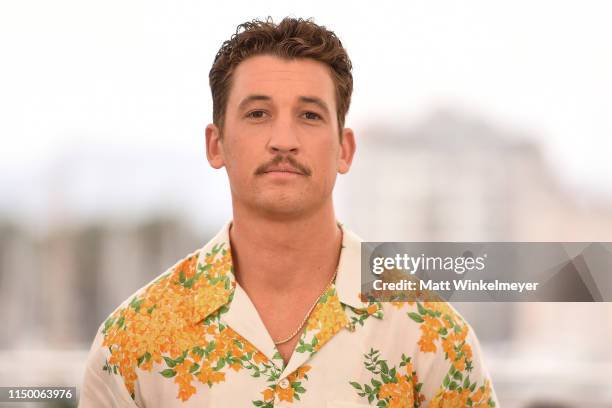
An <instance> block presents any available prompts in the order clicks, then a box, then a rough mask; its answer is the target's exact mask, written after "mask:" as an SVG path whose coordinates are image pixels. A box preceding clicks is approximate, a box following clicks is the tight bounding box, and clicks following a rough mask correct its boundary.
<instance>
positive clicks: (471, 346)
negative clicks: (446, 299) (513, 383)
mask: <svg viewBox="0 0 612 408" xmlns="http://www.w3.org/2000/svg"><path fill="white" fill-rule="evenodd" d="M441 311H442V313H441V314H440V316H439V318H437V319H436V318H434V317H433V316H432V317H431V318H429V317H428V316H425V317H424V318H423V319H422V320H423V322H422V325H426V326H425V327H423V328H422V329H421V333H422V337H421V339H420V340H419V346H420V357H421V359H422V360H421V362H422V364H421V367H420V368H421V369H420V370H417V372H419V377H420V378H419V379H418V381H419V382H422V384H423V385H422V399H423V400H424V401H423V402H426V405H420V406H428V407H432V408H436V407H448V406H453V407H454V406H457V407H459V406H461V407H464V406H469V407H473V408H493V407H498V406H499V403H498V400H497V396H496V394H495V391H494V389H493V384H492V381H491V377H490V375H489V373H488V370H487V368H486V366H485V362H484V358H483V355H482V350H481V347H480V342H479V341H478V338H477V336H476V333H475V332H474V330H473V328H472V327H471V326H470V325H469V324H468V323H467V322H466V321H465V320H464V319H463V317H462V316H461V315H460V314H459V313H458V312H457V311H456V310H455V309H454V308H453V307H452V306H450V305H449V304H446V305H445V307H444V308H441ZM434 313H435V312H434ZM421 376H422V377H421Z"/></svg>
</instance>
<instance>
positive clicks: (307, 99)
mask: <svg viewBox="0 0 612 408" xmlns="http://www.w3.org/2000/svg"><path fill="white" fill-rule="evenodd" d="M298 99H299V101H300V102H302V103H312V104H315V105H317V106H318V107H319V108H321V109H323V110H324V111H325V112H328V113H329V107H328V106H327V104H326V103H325V102H324V101H323V100H322V99H321V98H317V97H316V96H300V97H299V98H298ZM271 100H272V98H271V97H269V96H268V95H249V96H247V97H246V98H244V99H243V100H242V101H241V102H240V103H239V104H238V110H242V109H244V107H245V106H246V105H248V104H249V103H251V102H253V101H266V102H269V101H271Z"/></svg>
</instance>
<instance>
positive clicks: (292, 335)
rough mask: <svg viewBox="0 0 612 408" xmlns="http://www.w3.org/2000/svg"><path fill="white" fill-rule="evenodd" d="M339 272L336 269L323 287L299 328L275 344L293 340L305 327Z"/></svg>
mask: <svg viewBox="0 0 612 408" xmlns="http://www.w3.org/2000/svg"><path fill="white" fill-rule="evenodd" d="M337 274H338V269H336V271H335V272H334V275H333V276H332V278H331V279H330V281H329V283H328V284H327V286H325V289H323V292H321V294H320V295H319V297H317V300H315V302H314V303H313V304H312V306H310V309H308V313H306V316H304V319H302V323H300V325H299V326H298V328H297V329H295V331H294V332H293V333H291V334H290V335H289V337H287V338H284V339H282V340H279V341H275V342H274V344H275V345H277V346H278V345H279V344H283V343H286V342H288V341H289V340H291V339H292V338H294V337H295V336H296V335H297V334H298V333H299V332H300V330H302V328H303V327H304V325H305V324H306V321H307V320H308V317H309V316H310V314H311V313H312V311H313V309H314V308H315V306H316V305H317V304H318V303H319V300H321V297H322V296H323V294H324V293H325V292H327V288H329V286H331V284H332V283H333V281H334V280H335V279H336V275H337Z"/></svg>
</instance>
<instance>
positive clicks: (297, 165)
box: [255, 155, 312, 176]
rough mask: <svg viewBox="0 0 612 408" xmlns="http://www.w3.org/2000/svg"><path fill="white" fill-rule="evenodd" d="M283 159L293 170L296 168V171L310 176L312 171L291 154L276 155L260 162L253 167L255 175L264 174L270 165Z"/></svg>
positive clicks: (274, 164)
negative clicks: (265, 161)
mask: <svg viewBox="0 0 612 408" xmlns="http://www.w3.org/2000/svg"><path fill="white" fill-rule="evenodd" d="M283 161H286V162H287V163H289V164H290V165H291V166H292V167H293V168H294V169H295V170H297V171H298V172H300V173H302V174H303V175H305V176H310V175H311V174H312V171H311V170H310V169H309V168H308V167H307V166H306V165H304V164H301V163H300V162H298V161H297V160H295V158H293V157H292V156H288V155H287V156H283V155H277V156H275V157H274V159H272V160H271V161H270V162H268V163H265V164H262V165H261V166H259V167H257V168H256V169H255V175H261V174H264V173H266V172H268V169H269V168H270V167H273V166H276V165H278V164H280V163H282V162H283Z"/></svg>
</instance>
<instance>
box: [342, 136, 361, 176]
mask: <svg viewBox="0 0 612 408" xmlns="http://www.w3.org/2000/svg"><path fill="white" fill-rule="evenodd" d="M356 148H357V146H356V145H355V134H354V133H353V130H352V129H349V128H344V129H342V142H341V143H340V157H339V158H338V173H340V174H345V173H348V171H349V169H350V168H351V163H352V162H353V156H354V155H355V149H356Z"/></svg>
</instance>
